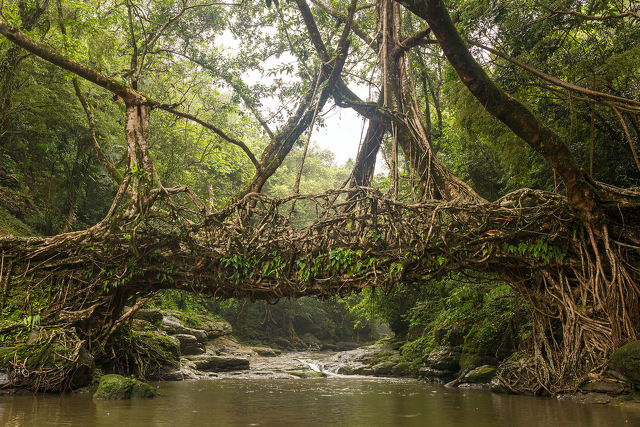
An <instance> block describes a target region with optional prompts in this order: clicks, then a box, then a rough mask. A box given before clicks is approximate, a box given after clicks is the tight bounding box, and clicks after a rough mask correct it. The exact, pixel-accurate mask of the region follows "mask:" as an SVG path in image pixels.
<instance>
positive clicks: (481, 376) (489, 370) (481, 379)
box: [462, 365, 496, 384]
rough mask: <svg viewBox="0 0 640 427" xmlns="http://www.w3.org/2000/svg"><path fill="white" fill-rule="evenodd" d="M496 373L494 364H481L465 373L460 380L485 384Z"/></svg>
mask: <svg viewBox="0 0 640 427" xmlns="http://www.w3.org/2000/svg"><path fill="white" fill-rule="evenodd" d="M495 375H496V368H495V366H489V365H483V366H478V367H477V368H475V369H472V370H470V371H469V372H467V373H466V375H465V376H464V378H463V379H462V382H464V383H468V384H486V383H488V382H490V381H491V378H493V377H494V376H495Z"/></svg>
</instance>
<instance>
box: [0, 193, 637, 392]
mask: <svg viewBox="0 0 640 427" xmlns="http://www.w3.org/2000/svg"><path fill="white" fill-rule="evenodd" d="M178 194H181V193H180V192H179V191H173V192H172V191H171V189H169V190H166V189H165V190H163V191H158V192H156V193H155V195H154V196H153V197H155V198H154V199H153V200H154V204H153V206H152V209H150V210H149V211H148V214H147V215H144V216H142V215H139V214H136V213H135V212H136V210H135V209H133V208H132V209H128V210H127V209H125V210H122V211H121V212H122V213H121V214H119V216H114V217H112V218H110V219H109V220H108V221H104V222H102V223H100V224H98V225H96V226H94V227H92V228H91V229H88V230H85V231H81V232H74V233H67V234H62V235H59V236H54V237H50V238H15V237H6V238H2V239H0V250H1V251H2V257H3V260H4V265H5V266H6V265H10V266H11V268H10V269H5V273H3V278H2V283H5V289H8V291H11V289H17V288H20V289H26V290H27V294H28V292H30V291H31V290H33V289H35V288H37V287H38V286H42V284H43V283H48V284H51V285H52V287H51V289H52V290H53V292H52V295H51V298H50V299H49V307H48V308H47V310H46V311H45V312H44V313H43V326H44V327H45V328H61V327H62V328H65V327H66V328H71V327H74V328H77V330H78V331H79V332H78V334H79V339H81V340H83V341H85V342H86V343H87V345H88V346H89V347H96V346H99V345H100V343H104V341H105V340H106V339H107V338H108V337H109V335H110V334H111V333H112V332H113V331H114V330H115V329H116V328H117V326H118V325H120V324H122V323H123V322H125V321H126V320H127V318H128V317H129V316H130V315H131V314H132V311H127V312H124V311H123V309H124V307H125V306H127V305H131V304H134V303H135V301H140V298H141V297H144V296H148V295H150V294H152V293H154V292H156V291H158V290H160V289H167V288H175V289H187V290H191V291H193V292H198V293H202V294H206V295H211V296H214V297H217V298H229V297H235V298H247V299H271V300H274V299H278V298H282V297H298V296H303V295H318V296H330V295H336V294H346V293H349V292H352V291H354V290H356V291H357V290H360V289H362V288H363V287H365V286H392V285H393V284H394V283H396V282H403V283H405V284H414V285H424V284H425V283H427V281H428V280H429V279H432V278H438V277H441V276H442V275H444V274H447V273H448V272H450V271H459V270H466V271H471V272H476V273H479V274H481V275H484V276H485V277H486V275H492V276H495V277H498V278H500V279H502V280H505V281H507V282H509V283H511V284H512V286H513V287H514V289H515V290H517V291H518V292H519V293H520V294H521V295H522V296H523V297H524V298H525V299H526V301H528V303H529V307H530V308H531V311H532V313H533V319H534V321H533V332H532V334H531V337H530V341H529V346H530V347H529V348H528V350H529V352H528V354H529V355H530V357H531V362H530V363H528V364H525V368H526V369H528V370H529V372H530V373H531V375H528V376H526V378H531V380H527V382H526V383H524V384H522V381H520V383H518V384H516V383H515V382H514V384H513V387H516V388H518V389H523V390H529V391H539V390H540V389H546V390H547V391H549V392H558V391H561V390H563V389H566V388H571V387H574V386H575V384H576V382H575V381H574V380H575V379H576V378H580V377H581V376H583V375H584V374H586V373H587V372H590V371H592V370H598V369H600V368H601V367H602V365H603V363H604V361H605V360H606V358H607V357H608V355H609V354H610V353H611V351H612V350H613V349H614V348H615V347H616V346H618V345H620V344H621V343H623V342H625V341H628V340H631V339H635V338H636V337H637V336H638V327H639V325H640V316H639V313H638V296H639V295H640V292H638V286H637V284H638V283H639V282H640V280H639V277H640V273H639V271H640V270H639V268H638V266H639V265H640V262H639V259H640V256H639V252H638V245H637V242H635V240H634V239H636V236H637V230H638V224H631V225H630V224H629V223H628V222H627V223H625V222H624V219H625V218H624V217H623V216H622V213H620V215H618V216H617V217H616V218H614V219H613V220H612V221H611V222H610V223H609V225H608V227H609V228H607V227H605V226H603V227H602V228H600V229H593V228H591V227H586V226H584V225H583V223H582V222H581V221H580V219H579V218H578V217H577V216H576V214H575V213H574V212H573V211H571V210H570V209H569V207H568V205H567V202H566V199H565V198H563V197H561V196H558V195H556V194H552V193H546V192H541V191H533V190H521V191H518V192H516V193H512V194H510V195H508V196H505V197H504V198H502V199H500V200H498V201H497V202H494V203H483V204H461V203H456V202H438V201H430V202H423V203H416V204H405V203H401V202H398V201H395V200H391V199H388V198H385V197H383V196H382V195H380V194H379V193H378V192H377V191H376V190H375V189H369V188H357V189H351V190H342V191H330V192H327V193H323V194H319V195H293V196H290V197H288V198H284V199H272V198H269V197H266V196H264V195H261V194H255V193H252V194H249V195H247V196H246V197H244V198H243V199H242V200H239V201H237V202H235V203H233V204H230V205H229V206H228V207H227V208H225V209H223V210H221V211H219V212H217V213H215V214H209V213H206V212H204V211H203V210H193V209H192V208H191V209H190V208H188V207H185V206H188V205H186V204H184V203H183V204H180V203H178V202H177V201H176V200H174V199H175V198H176V197H179V196H176V195H178ZM614 228H615V230H614ZM614 233H615V234H614ZM611 235H615V236H616V238H615V239H613V238H612V237H611ZM626 236H630V238H627V237H626ZM138 305H139V304H138ZM525 368H522V369H525ZM505 379H506V380H507V381H508V380H509V378H505Z"/></svg>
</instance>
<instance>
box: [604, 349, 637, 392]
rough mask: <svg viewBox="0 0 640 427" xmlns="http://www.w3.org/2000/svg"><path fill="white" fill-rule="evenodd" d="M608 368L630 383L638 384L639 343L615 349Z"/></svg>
mask: <svg viewBox="0 0 640 427" xmlns="http://www.w3.org/2000/svg"><path fill="white" fill-rule="evenodd" d="M609 368H611V369H613V370H614V371H617V372H619V373H621V374H622V375H624V376H625V378H627V379H628V380H629V381H631V382H632V383H634V384H640V341H633V342H630V343H628V344H625V345H623V346H622V347H620V348H619V349H617V350H616V351H615V352H614V353H613V355H612V356H611V359H609Z"/></svg>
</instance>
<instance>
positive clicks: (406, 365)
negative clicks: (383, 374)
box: [391, 362, 419, 377]
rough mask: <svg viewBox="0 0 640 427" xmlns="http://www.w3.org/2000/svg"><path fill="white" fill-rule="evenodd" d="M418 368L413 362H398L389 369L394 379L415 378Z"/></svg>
mask: <svg viewBox="0 0 640 427" xmlns="http://www.w3.org/2000/svg"><path fill="white" fill-rule="evenodd" d="M418 373H419V366H418V365H417V364H416V363H413V362H400V363H398V364H396V365H395V366H394V367H393V368H392V369H391V375H393V376H394V377H417V376H418Z"/></svg>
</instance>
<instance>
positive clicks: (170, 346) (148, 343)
mask: <svg viewBox="0 0 640 427" xmlns="http://www.w3.org/2000/svg"><path fill="white" fill-rule="evenodd" d="M133 342H134V345H135V346H137V347H140V348H142V349H144V350H145V351H146V352H147V353H148V355H149V361H151V362H155V363H157V364H158V365H168V366H173V367H176V368H178V367H179V365H180V343H179V342H177V340H175V339H173V338H171V337H168V336H166V335H160V334H156V333H152V332H133ZM149 361H148V362H149Z"/></svg>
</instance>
